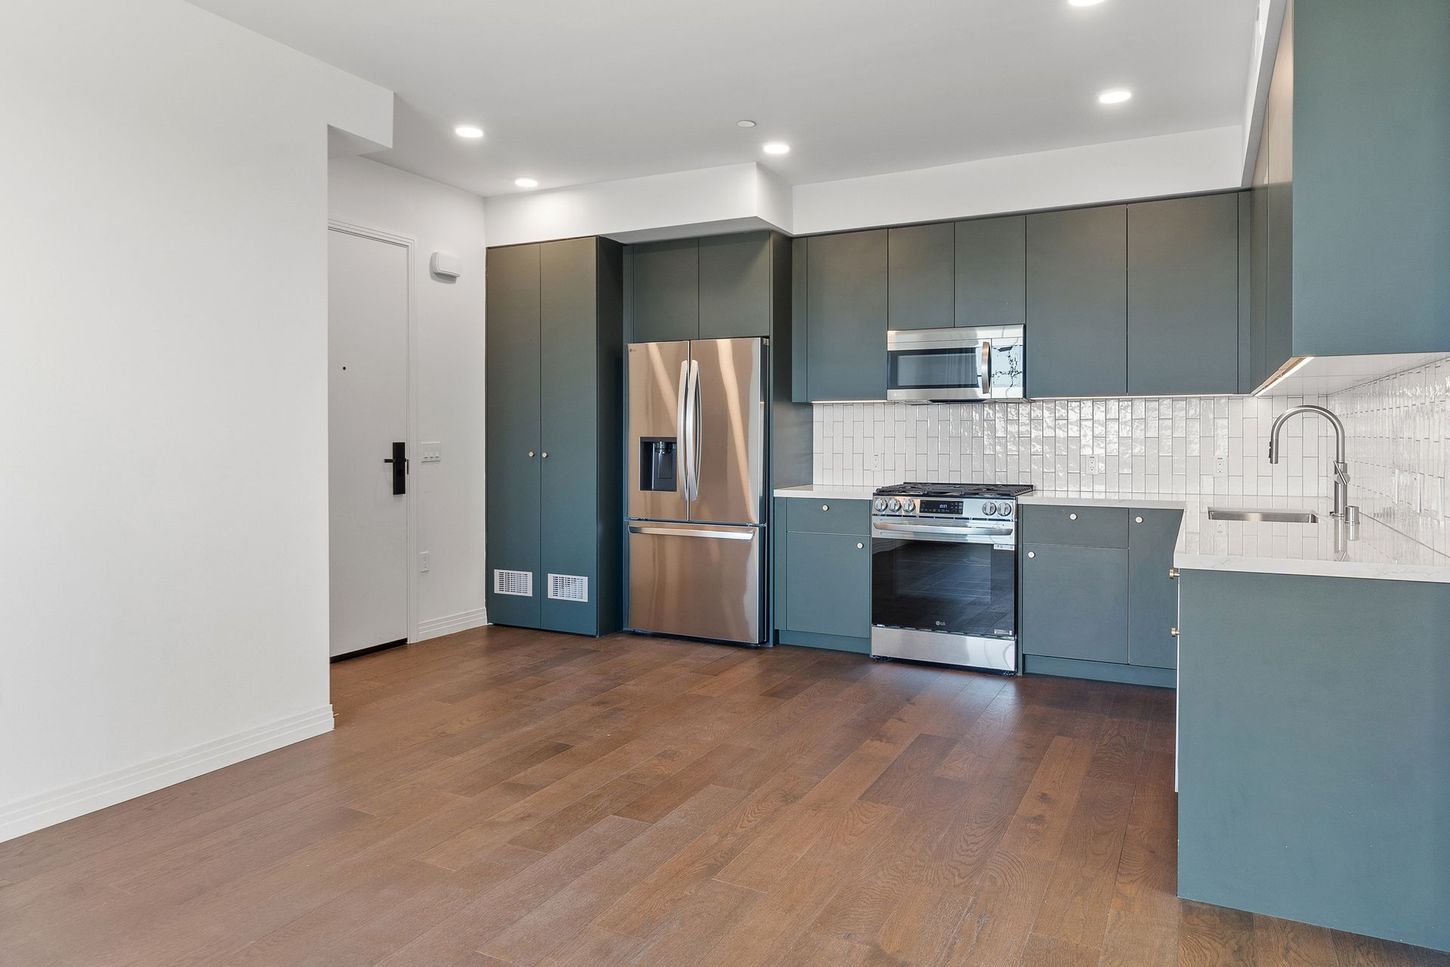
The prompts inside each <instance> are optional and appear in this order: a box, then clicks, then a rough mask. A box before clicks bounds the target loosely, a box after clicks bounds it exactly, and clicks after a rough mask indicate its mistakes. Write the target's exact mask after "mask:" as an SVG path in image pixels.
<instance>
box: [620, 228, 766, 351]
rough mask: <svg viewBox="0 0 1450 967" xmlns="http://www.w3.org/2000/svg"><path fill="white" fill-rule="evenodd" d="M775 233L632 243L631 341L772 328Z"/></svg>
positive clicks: (757, 333)
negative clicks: (773, 243) (773, 247)
mask: <svg viewBox="0 0 1450 967" xmlns="http://www.w3.org/2000/svg"><path fill="white" fill-rule="evenodd" d="M773 237H775V238H779V236H774V235H773V233H771V232H767V231H760V232H742V233H740V234H736V235H717V236H711V237H708V238H687V239H678V240H674V241H669V242H648V243H644V244H640V245H631V246H630V247H629V249H628V260H629V266H630V267H629V275H630V282H629V290H630V300H629V310H628V314H629V327H630V337H629V339H630V342H660V341H665V340H672V339H734V338H738V337H741V336H769V335H771V319H772V312H773V311H774V309H775V306H774V301H773V300H774V292H775V290H774V288H773V283H772V273H773V272H774V271H775V270H774V267H773V264H772V258H771V252H772V243H771V240H772V238H773ZM782 244H783V240H782Z"/></svg>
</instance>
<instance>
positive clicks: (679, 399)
mask: <svg viewBox="0 0 1450 967" xmlns="http://www.w3.org/2000/svg"><path fill="white" fill-rule="evenodd" d="M689 388H690V360H689V358H688V357H687V358H685V359H682V360H680V386H679V392H678V393H677V394H676V396H675V452H676V453H678V454H679V455H680V457H681V460H682V463H681V465H680V470H681V475H682V481H681V482H682V484H683V488H684V496H685V500H686V501H689V499H690V448H689V446H688V443H687V441H688V440H689V422H688V420H689V406H688V404H687V403H686V402H685V401H686V399H687V392H688V390H689Z"/></svg>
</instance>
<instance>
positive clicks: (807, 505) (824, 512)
mask: <svg viewBox="0 0 1450 967" xmlns="http://www.w3.org/2000/svg"><path fill="white" fill-rule="evenodd" d="M782 506H783V507H784V509H785V514H784V517H785V529H786V530H787V531H791V532H793V533H804V534H850V535H851V536H853V537H868V536H870V534H871V502H870V501H869V500H829V499H825V498H806V497H789V498H786V499H784V500H783V501H782Z"/></svg>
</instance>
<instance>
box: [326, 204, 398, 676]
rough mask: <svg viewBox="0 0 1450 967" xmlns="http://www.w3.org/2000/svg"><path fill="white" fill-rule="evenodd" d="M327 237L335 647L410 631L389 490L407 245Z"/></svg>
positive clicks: (338, 234)
mask: <svg viewBox="0 0 1450 967" xmlns="http://www.w3.org/2000/svg"><path fill="white" fill-rule="evenodd" d="M327 235H328V263H327V275H328V284H327V291H328V312H327V356H328V380H327V397H328V400H327V401H328V428H329V433H328V460H329V463H328V478H329V488H330V499H329V517H330V524H331V541H330V545H331V551H332V564H331V576H332V641H331V653H332V654H333V655H345V654H348V653H349V652H354V651H358V650H360V649H363V648H371V647H374V646H376V645H383V644H388V643H390V642H395V641H398V640H399V639H406V638H407V637H408V568H407V563H408V561H407V559H408V514H407V505H406V501H407V498H406V497H405V496H399V495H395V494H394V493H393V467H392V465H390V464H388V463H385V462H384V461H385V460H386V459H388V458H390V457H391V456H392V449H393V443H394V441H406V440H407V439H408V437H407V425H408V400H407V395H408V250H407V248H406V247H404V246H403V245H400V244H396V243H393V242H387V241H382V240H379V239H374V238H364V237H362V236H359V235H353V234H350V233H348V232H344V231H338V230H336V229H334V230H332V231H329V232H328V233H327Z"/></svg>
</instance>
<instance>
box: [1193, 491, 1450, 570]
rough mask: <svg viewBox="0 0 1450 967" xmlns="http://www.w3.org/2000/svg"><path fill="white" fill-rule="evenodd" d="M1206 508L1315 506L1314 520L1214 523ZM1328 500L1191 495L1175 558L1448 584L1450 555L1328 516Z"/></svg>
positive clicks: (1196, 566) (1213, 565)
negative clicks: (1193, 496) (1355, 526)
mask: <svg viewBox="0 0 1450 967" xmlns="http://www.w3.org/2000/svg"><path fill="white" fill-rule="evenodd" d="M1210 506H1214V507H1225V506H1233V507H1240V508H1256V507H1263V508H1293V509H1296V510H1312V511H1314V512H1315V513H1317V514H1318V515H1319V522H1318V523H1317V524H1291V523H1271V522H1266V521H1236V520H1227V521H1226V520H1212V519H1210V518H1209V516H1208V510H1209V507H1210ZM1329 510H1330V505H1329V502H1328V501H1325V500H1304V499H1302V498H1300V499H1297V500H1296V499H1294V498H1271V499H1265V498H1262V497H1261V498H1257V499H1254V498H1249V497H1237V498H1231V500H1228V501H1226V500H1223V499H1216V500H1212V501H1208V500H1195V501H1193V502H1192V503H1191V504H1190V506H1189V507H1188V508H1187V509H1186V510H1185V512H1184V515H1183V529H1182V531H1180V532H1179V535H1178V546H1177V547H1176V548H1175V549H1174V555H1173V563H1174V566H1175V567H1178V568H1179V569H1181V570H1197V571H1253V572H1258V573H1266V574H1307V575H1317V576H1323V577H1354V578H1372V579H1378V580H1384V581H1427V582H1432V583H1436V584H1450V557H1447V556H1446V555H1444V554H1440V553H1438V552H1436V551H1434V550H1432V549H1431V548H1429V547H1427V546H1426V545H1424V544H1421V543H1419V542H1418V541H1415V540H1412V539H1410V538H1409V537H1406V536H1405V535H1404V534H1401V533H1400V532H1399V531H1397V530H1395V529H1394V528H1392V527H1389V526H1387V525H1385V524H1382V523H1380V522H1379V521H1377V520H1375V519H1374V518H1373V517H1370V516H1368V515H1361V517H1360V523H1359V526H1358V527H1357V528H1352V527H1348V526H1346V525H1345V524H1343V523H1341V522H1340V521H1338V520H1336V519H1335V518H1333V517H1331V516H1329Z"/></svg>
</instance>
